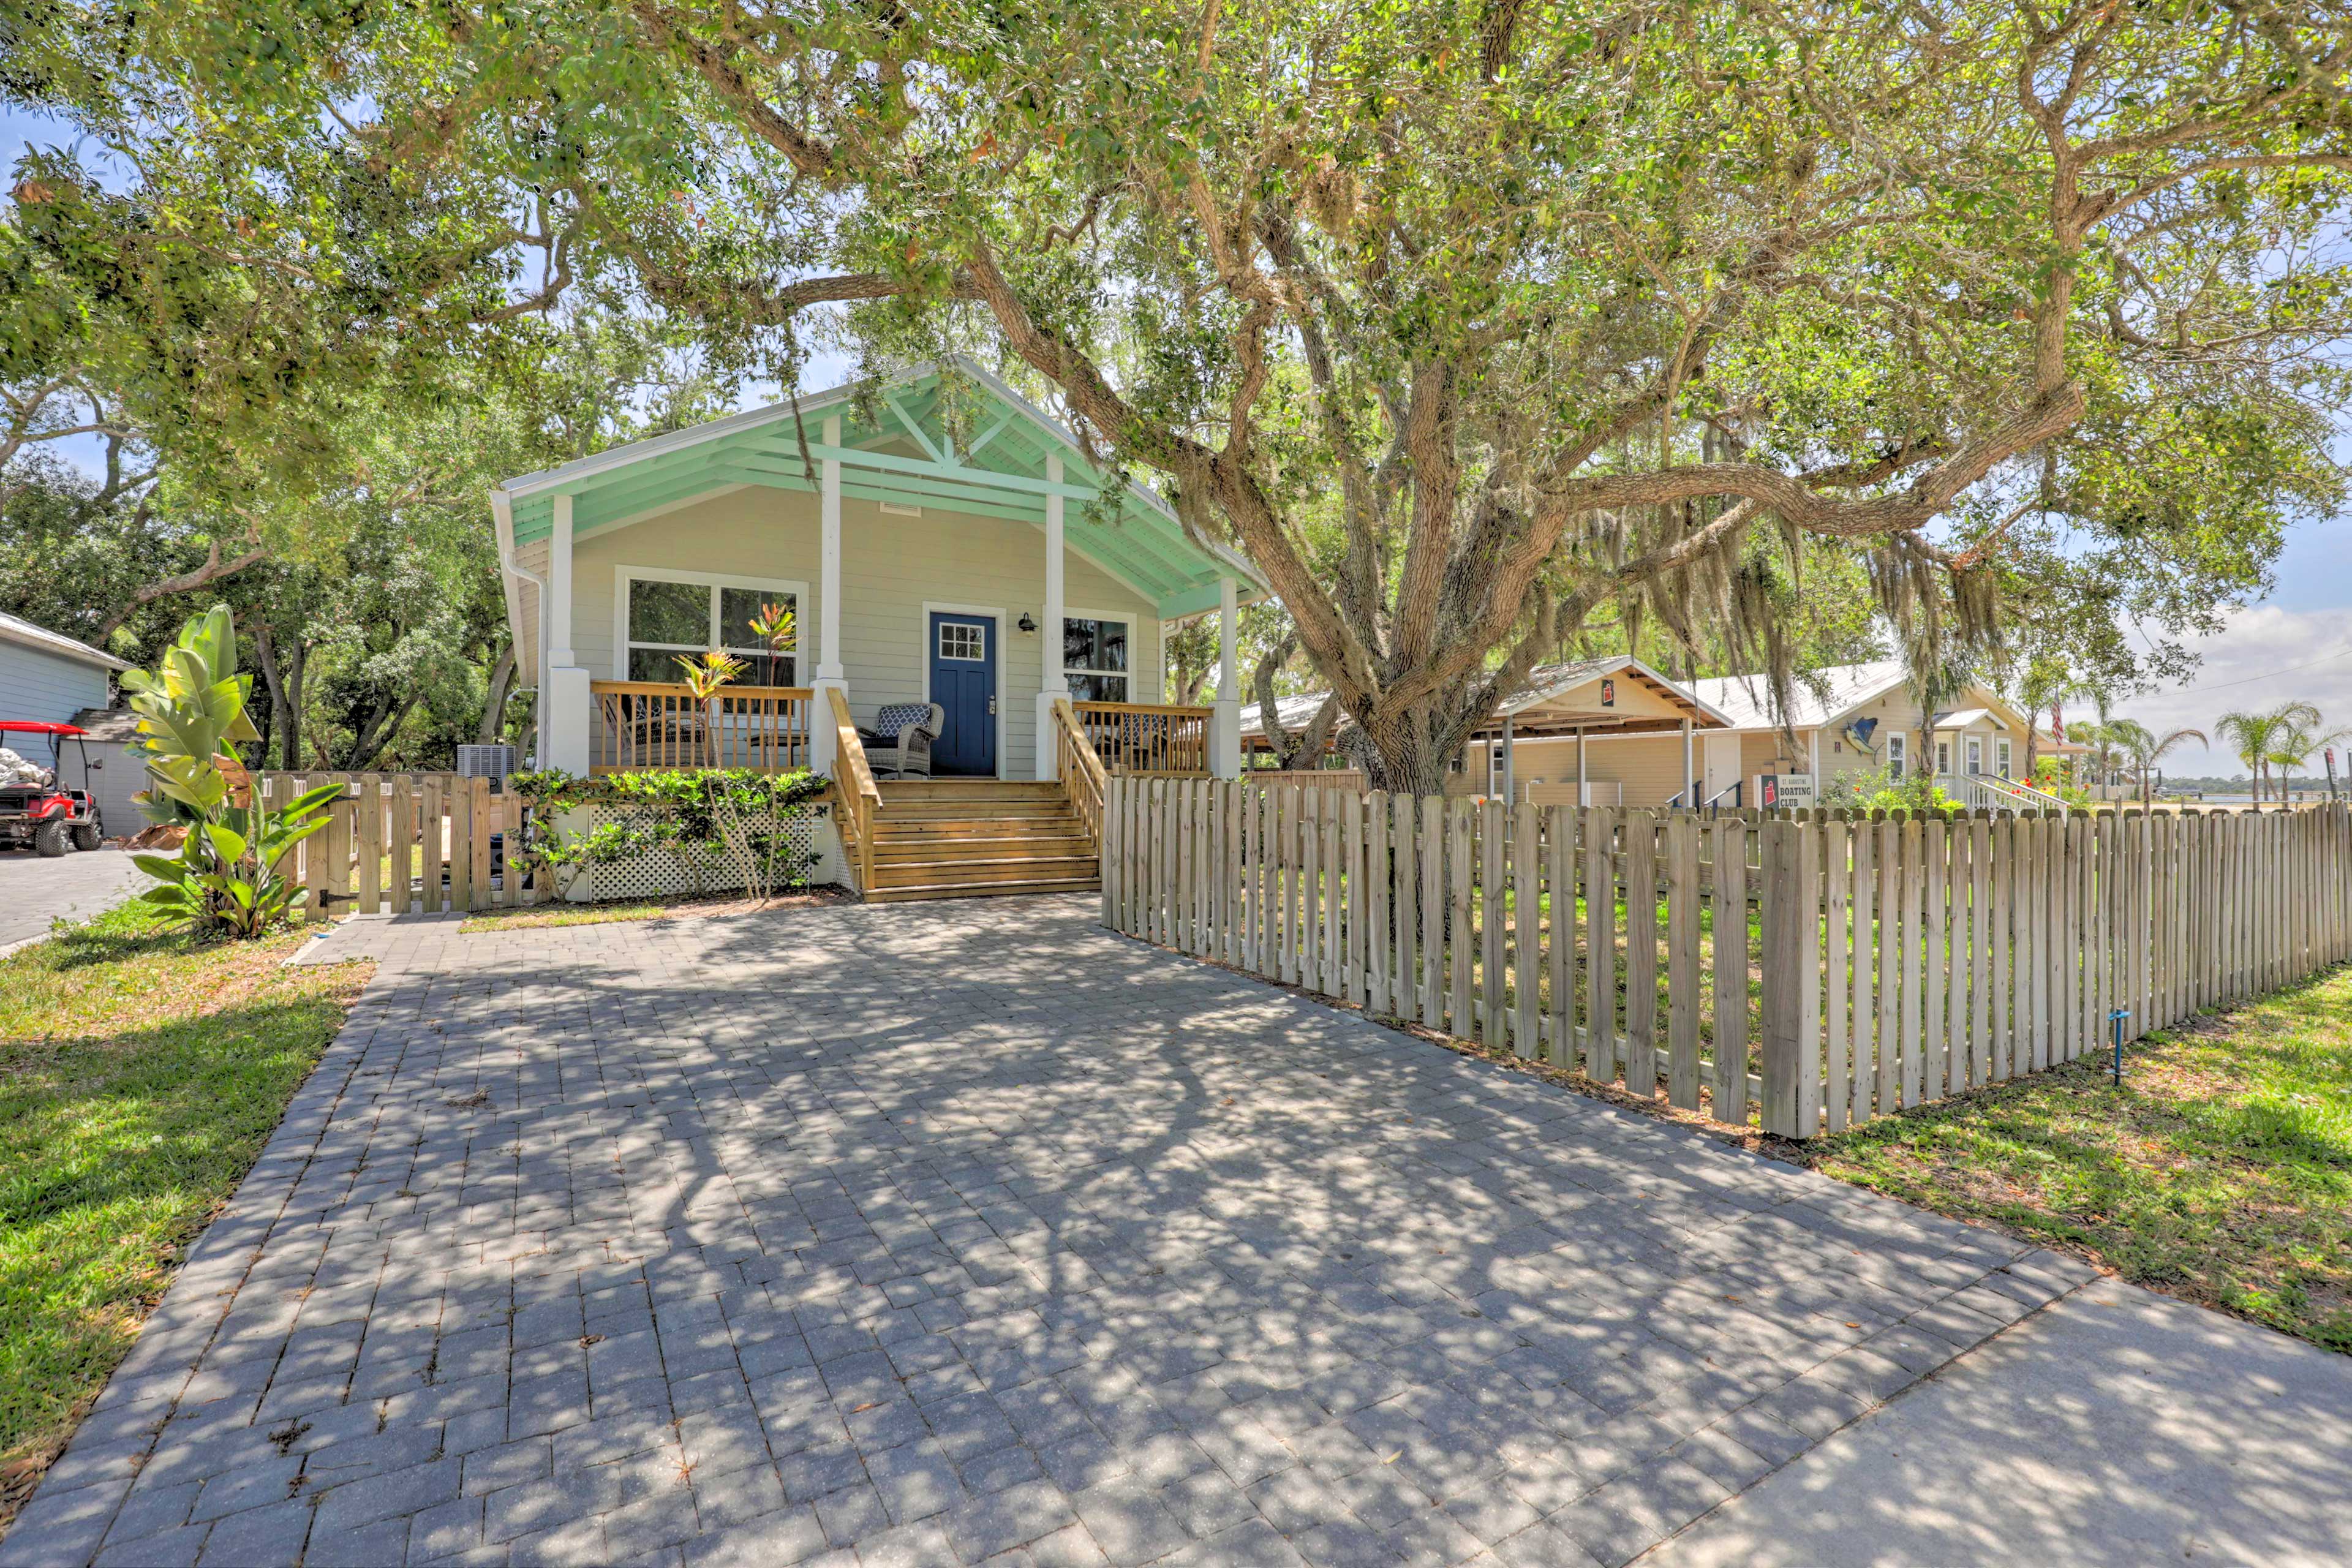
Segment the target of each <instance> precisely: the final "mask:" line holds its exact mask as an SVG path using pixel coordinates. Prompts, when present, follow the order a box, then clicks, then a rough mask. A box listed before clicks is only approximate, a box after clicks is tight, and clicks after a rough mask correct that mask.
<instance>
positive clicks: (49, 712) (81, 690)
mask: <svg viewBox="0 0 2352 1568" xmlns="http://www.w3.org/2000/svg"><path fill="white" fill-rule="evenodd" d="M128 668H131V666H130V665H128V664H126V663H125V662H123V661H122V660H121V659H119V658H115V657H114V656H113V655H112V654H110V653H102V652H100V650H98V649H97V648H94V647H90V646H89V644H88V643H82V642H76V641H75V640H74V639H73V638H71V637H65V636H62V635H60V634H59V633H57V632H53V631H50V630H49V629H48V628H47V627H46V626H35V625H34V624H33V623H32V622H30V621H28V620H26V619H24V618H23V617H22V616H12V615H8V614H5V612H0V719H31V720H36V721H40V722H42V723H48V724H62V723H67V722H69V721H71V720H72V719H73V716H74V715H75V714H77V713H79V712H80V711H81V710H83V709H86V708H103V707H105V706H106V702H107V694H108V687H109V684H110V680H111V679H112V677H113V675H114V673H115V672H116V671H117V670H123V669H128ZM8 744H9V747H10V749H11V750H13V751H14V752H16V754H17V755H19V756H22V757H26V758H28V759H30V760H31V761H33V762H37V763H40V764H41V765H42V766H44V767H49V766H54V765H55V764H56V762H57V754H56V752H55V751H54V750H53V749H52V748H51V747H50V745H49V742H48V740H47V737H45V736H41V735H27V734H21V733H20V734H17V735H16V736H14V737H12V738H11V739H10V741H9V742H8Z"/></svg>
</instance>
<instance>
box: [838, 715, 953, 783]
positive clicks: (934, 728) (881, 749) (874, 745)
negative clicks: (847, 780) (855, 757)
mask: <svg viewBox="0 0 2352 1568" xmlns="http://www.w3.org/2000/svg"><path fill="white" fill-rule="evenodd" d="M947 722H948V710H946V709H944V708H942V707H940V705H939V704H938V703H936V702H893V703H890V704H888V705H887V706H886V707H884V708H883V710H881V711H880V712H878V713H877V714H875V715H874V728H873V729H871V730H861V731H858V739H859V740H861V741H863V742H866V766H867V767H869V768H872V769H873V770H874V776H875V777H876V778H894V779H927V778H929V777H930V776H931V742H933V741H936V740H938V739H939V738H940V732H941V731H944V730H945V729H946V728H947ZM869 737H870V738H869Z"/></svg>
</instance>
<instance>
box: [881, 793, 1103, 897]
mask: <svg viewBox="0 0 2352 1568" xmlns="http://www.w3.org/2000/svg"><path fill="white" fill-rule="evenodd" d="M877 788H878V789H879V790H880V791H881V795H882V805H881V809H880V810H879V811H877V813H876V814H875V817H874V878H873V885H872V886H870V887H868V888H867V889H866V901H867V902H869V903H896V902H902V901H908V900H917V899H980V898H994V897H1000V896H1003V895H1005V894H1010V893H1089V892H1093V891H1095V890H1097V889H1098V888H1100V887H1101V885H1102V884H1101V882H1100V881H1099V880H1098V868H1097V861H1096V858H1095V847H1094V845H1093V844H1092V843H1091V842H1090V841H1089V840H1088V839H1087V834H1086V829H1085V828H1084V826H1081V825H1080V823H1079V822H1078V819H1077V818H1076V816H1072V815H1071V813H1070V805H1069V801H1068V799H1067V797H1066V796H1065V795H1063V793H1062V786H1061V785H1060V784H1024V783H1018V782H1000V781H998V780H995V779H932V780H929V781H924V780H908V781H904V782H900V781H895V780H891V781H885V782H883V783H882V784H879V785H877Z"/></svg>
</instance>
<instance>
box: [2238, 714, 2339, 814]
mask: <svg viewBox="0 0 2352 1568" xmlns="http://www.w3.org/2000/svg"><path fill="white" fill-rule="evenodd" d="M2290 726H2299V727H2301V728H2305V729H2314V730H2315V729H2317V728H2318V727H2319V710H2318V709H2316V708H2315V707H2313V706H2312V705H2311V704H2310V703H2308V702H2282V703H2280V704H2279V705H2278V706H2277V707H2276V708H2273V709H2272V710H2270V711H2269V712H2267V713H2258V712H2250V711H2247V710H2239V711H2236V712H2231V713H2224V714H2222V715H2221V717H2220V718H2219V719H2216V720H2214V721H2213V733H2214V735H2215V736H2216V737H2217V738H2218V739H2220V740H2221V742H2224V743H2225V744H2227V745H2228V746H2229V747H2230V749H2231V750H2232V751H2233V752H2236V753H2237V756H2238V760H2239V761H2240V762H2242V763H2245V764H2246V767H2247V769H2248V770H2249V771H2250V772H2251V773H2252V774H2253V784H2254V804H2255V805H2262V803H2263V781H2264V780H2266V779H2267V778H2269V776H2270V764H2271V762H2272V760H2273V758H2272V753H2273V752H2275V751H2277V749H2278V746H2279V742H2280V740H2281V738H2282V733H2283V731H2285V730H2286V729H2288V728H2289V727H2290ZM2310 754H2311V753H2310V752H2308V751H2306V752H2304V755H2305V756H2306V757H2308V756H2309V755H2310Z"/></svg>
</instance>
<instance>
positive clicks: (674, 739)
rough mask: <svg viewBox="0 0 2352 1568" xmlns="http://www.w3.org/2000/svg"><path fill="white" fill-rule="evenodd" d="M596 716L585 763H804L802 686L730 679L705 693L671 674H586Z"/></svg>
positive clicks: (620, 767)
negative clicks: (751, 683)
mask: <svg viewBox="0 0 2352 1568" xmlns="http://www.w3.org/2000/svg"><path fill="white" fill-rule="evenodd" d="M588 691H589V696H590V700H592V701H593V702H594V703H595V705H596V722H595V725H594V727H593V730H592V731H591V732H590V734H589V737H588V746H589V753H588V771H589V772H590V773H625V772H627V771H628V770H630V769H633V768H750V769H751V770H753V771H755V772H758V773H791V772H793V770H794V769H797V768H804V767H807V766H808V765H809V718H810V715H809V701H810V699H811V698H812V697H813V696H814V692H813V691H811V690H810V689H808V688H807V687H804V686H730V687H728V688H726V689H723V690H721V691H720V692H719V695H718V696H716V697H713V698H711V699H710V700H709V701H703V700H699V699H698V698H697V697H696V696H695V695H694V693H693V692H692V691H691V690H689V689H688V688H687V687H685V686H684V685H682V684H680V683H678V682H677V681H669V680H592V681H590V682H589V683H588Z"/></svg>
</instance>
